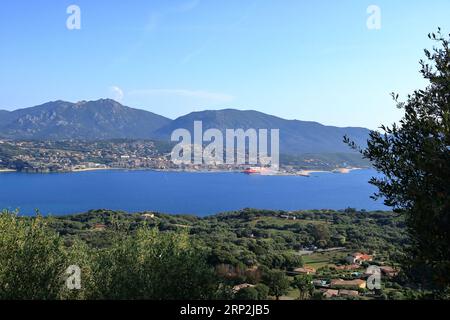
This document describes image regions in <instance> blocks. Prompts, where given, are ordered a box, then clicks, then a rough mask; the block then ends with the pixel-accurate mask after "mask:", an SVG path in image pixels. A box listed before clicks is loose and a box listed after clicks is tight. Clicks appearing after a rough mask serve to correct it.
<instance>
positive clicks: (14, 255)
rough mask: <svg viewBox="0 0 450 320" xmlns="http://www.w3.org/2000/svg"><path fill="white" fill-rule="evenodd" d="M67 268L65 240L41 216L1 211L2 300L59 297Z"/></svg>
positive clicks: (0, 285) (0, 288)
mask: <svg viewBox="0 0 450 320" xmlns="http://www.w3.org/2000/svg"><path fill="white" fill-rule="evenodd" d="M67 267H68V265H66V263H65V251H64V245H63V242H62V239H61V238H59V236H58V235H57V234H56V233H55V232H53V231H51V230H50V229H49V228H47V225H46V224H45V222H44V221H43V218H42V217H40V216H38V217H37V218H35V219H24V218H20V217H18V216H17V214H13V213H10V212H7V211H4V212H2V213H0V299H15V300H24V299H25V300H42V299H57V298H58V297H59V292H60V290H61V288H62V286H63V284H64V282H63V275H64V271H65V269H66V268H67Z"/></svg>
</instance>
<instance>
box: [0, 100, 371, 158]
mask: <svg viewBox="0 0 450 320" xmlns="http://www.w3.org/2000/svg"><path fill="white" fill-rule="evenodd" d="M194 121H202V122H203V128H204V130H206V129H209V128H217V129H219V130H221V131H222V132H225V130H226V129H239V128H241V129H245V130H246V129H249V128H254V129H279V130H280V153H281V154H291V155H299V154H333V153H334V154H335V153H352V150H350V148H349V147H348V146H347V145H345V144H344V143H343V142H342V140H343V136H344V135H348V136H349V137H351V138H352V139H353V140H354V141H355V142H357V143H358V144H359V145H365V143H366V140H367V137H368V134H369V130H368V129H365V128H356V127H347V128H339V127H333V126H325V125H322V124H320V123H317V122H310V121H300V120H286V119H282V118H279V117H276V116H272V115H268V114H264V113H261V112H257V111H240V110H235V109H224V110H217V111H211V110H207V111H201V112H193V113H189V114H187V115H184V116H181V117H179V118H177V119H175V120H170V119H168V118H165V117H163V116H160V115H157V114H155V113H152V112H149V111H144V110H139V109H133V108H129V107H126V106H123V105H121V104H120V103H118V102H116V101H114V100H110V99H101V100H97V101H81V102H78V103H71V102H66V101H54V102H48V103H45V104H42V105H39V106H36V107H31V108H25V109H19V110H16V111H11V112H8V111H0V137H3V138H7V139H15V140H19V139H35V140H67V139H80V140H83V139H84V140H105V139H117V138H120V139H156V140H161V141H168V140H169V139H170V135H171V133H172V132H173V131H174V130H176V129H179V128H185V129H188V130H190V131H191V132H192V131H193V124H194Z"/></svg>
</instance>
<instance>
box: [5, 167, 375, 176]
mask: <svg viewBox="0 0 450 320" xmlns="http://www.w3.org/2000/svg"><path fill="white" fill-rule="evenodd" d="M364 169H370V168H359V167H352V168H336V169H332V170H320V169H305V170H299V171H297V172H293V173H291V172H274V173H271V174H261V173H255V174H250V175H257V176H300V177H310V176H311V174H313V173H339V174H348V173H350V172H352V171H355V170H364ZM108 170H121V171H156V172H187V173H243V172H242V171H241V170H186V169H157V168H111V167H106V168H83V169H81V168H80V169H72V170H68V171H50V172H48V171H45V172H44V171H43V172H23V173H31V174H39V173H41V174H42V173H77V172H94V171H108ZM8 172H18V173H21V172H20V171H17V170H14V169H0V173H8Z"/></svg>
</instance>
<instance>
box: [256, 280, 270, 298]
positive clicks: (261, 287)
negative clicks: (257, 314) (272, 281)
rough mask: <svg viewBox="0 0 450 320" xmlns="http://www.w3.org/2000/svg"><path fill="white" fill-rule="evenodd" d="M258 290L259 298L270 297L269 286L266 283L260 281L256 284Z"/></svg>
mask: <svg viewBox="0 0 450 320" xmlns="http://www.w3.org/2000/svg"><path fill="white" fill-rule="evenodd" d="M255 289H256V291H258V300H267V298H268V297H269V287H268V286H266V285H265V284H264V283H259V284H257V285H256V286H255Z"/></svg>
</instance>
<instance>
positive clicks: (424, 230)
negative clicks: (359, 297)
mask: <svg viewBox="0 0 450 320" xmlns="http://www.w3.org/2000/svg"><path fill="white" fill-rule="evenodd" d="M429 38H430V39H431V40H433V41H435V42H436V43H437V44H438V45H439V47H436V48H434V49H433V51H432V52H430V51H428V50H425V55H426V58H427V60H428V61H421V62H420V64H421V67H422V69H421V74H422V76H423V78H424V79H426V80H427V81H428V82H429V84H428V86H427V87H426V88H425V89H423V90H416V91H414V93H412V94H411V95H409V96H408V99H407V101H406V102H398V95H393V96H394V99H395V100H396V102H397V103H398V107H399V108H401V109H403V110H404V112H405V114H404V117H403V119H402V120H401V121H400V124H399V125H396V124H394V125H393V126H392V127H386V126H382V127H381V129H382V130H383V131H384V132H382V133H380V132H378V131H373V132H372V133H371V134H370V139H369V141H368V146H367V148H366V149H364V150H362V151H361V152H362V154H363V156H364V157H365V158H366V159H368V160H370V161H372V162H373V165H374V167H375V168H376V169H377V170H378V171H380V172H382V173H384V177H383V178H373V179H372V181H371V183H372V184H374V185H375V186H377V187H378V189H379V193H378V196H379V197H384V198H385V199H386V200H385V203H386V204H387V205H388V206H391V207H393V208H394V211H395V212H398V213H401V214H403V215H404V217H405V218H406V225H407V228H408V233H409V236H410V239H411V241H412V243H411V244H412V245H411V247H410V248H409V253H408V257H409V258H408V261H405V263H404V267H405V269H406V268H407V269H409V272H408V273H409V276H411V277H412V278H413V279H415V281H419V282H421V283H422V284H423V285H424V286H426V287H429V288H432V289H441V290H445V289H446V288H448V286H449V285H450V247H449V243H450V219H449V218H450V184H449V181H450V64H449V61H450V45H449V40H450V35H449V38H446V36H444V35H443V34H442V33H441V30H440V29H439V30H438V33H437V34H431V35H429ZM347 142H349V141H348V139H347ZM350 144H351V145H352V146H353V147H356V146H355V144H354V143H350Z"/></svg>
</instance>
